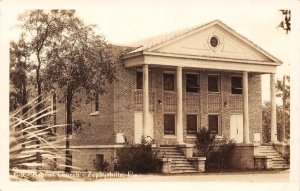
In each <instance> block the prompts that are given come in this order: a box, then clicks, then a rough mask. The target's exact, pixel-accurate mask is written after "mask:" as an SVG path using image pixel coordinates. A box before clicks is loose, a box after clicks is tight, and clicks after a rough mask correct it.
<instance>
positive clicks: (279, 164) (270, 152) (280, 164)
mask: <svg viewBox="0 0 300 191" xmlns="http://www.w3.org/2000/svg"><path fill="white" fill-rule="evenodd" d="M259 154H260V155H263V156H271V157H272V169H289V168H290V165H289V163H288V161H287V160H285V159H284V158H283V157H282V156H281V155H280V154H279V153H278V152H277V151H276V150H275V149H273V147H272V146H259Z"/></svg>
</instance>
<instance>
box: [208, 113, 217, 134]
mask: <svg viewBox="0 0 300 191" xmlns="http://www.w3.org/2000/svg"><path fill="white" fill-rule="evenodd" d="M208 126H209V130H210V132H211V133H213V134H218V129H219V115H209V116H208Z"/></svg>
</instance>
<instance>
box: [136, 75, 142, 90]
mask: <svg viewBox="0 0 300 191" xmlns="http://www.w3.org/2000/svg"><path fill="white" fill-rule="evenodd" d="M136 89H143V72H142V71H137V72H136Z"/></svg>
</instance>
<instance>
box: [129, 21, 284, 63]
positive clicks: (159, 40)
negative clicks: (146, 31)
mask: <svg viewBox="0 0 300 191" xmlns="http://www.w3.org/2000/svg"><path fill="white" fill-rule="evenodd" d="M214 24H218V25H220V26H222V27H223V28H225V29H227V30H228V31H229V32H231V33H233V34H234V35H235V36H237V37H239V38H240V39H241V40H243V41H244V42H246V43H247V44H249V45H250V46H252V47H254V48H256V49H257V50H259V51H260V52H261V53H263V54H265V55H267V56H268V57H270V58H272V59H273V60H274V61H276V62H277V63H280V64H281V63H282V61H280V60H279V59H278V58H276V57H274V56H273V55H271V54H270V53H268V52H267V51H265V50H264V49H262V48H261V47H259V46H258V45H257V44H255V43H253V42H252V41H251V40H249V39H247V38H246V37H244V36H242V35H241V34H239V33H238V32H236V31H235V30H233V29H232V28H230V27H229V26H228V25H226V24H225V23H223V22H222V21H220V20H214V21H211V22H209V23H206V24H203V25H198V26H193V27H188V28H184V29H180V30H176V31H173V32H168V33H163V34H159V35H156V36H152V37H149V38H145V39H142V40H139V41H136V42H133V43H129V44H128V46H129V47H135V48H136V49H134V50H132V51H131V52H129V53H127V55H131V54H133V53H138V52H143V51H146V50H149V49H151V48H153V47H155V46H158V45H160V44H163V43H166V42H167V41H171V40H173V39H176V38H177V37H180V36H182V35H187V34H188V33H193V32H194V31H197V30H202V29H204V28H206V27H208V26H211V25H214Z"/></svg>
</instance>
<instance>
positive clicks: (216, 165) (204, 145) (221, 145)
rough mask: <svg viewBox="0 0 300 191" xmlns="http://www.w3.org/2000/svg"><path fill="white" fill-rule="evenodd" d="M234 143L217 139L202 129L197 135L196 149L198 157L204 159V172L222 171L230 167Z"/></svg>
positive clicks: (224, 139)
mask: <svg viewBox="0 0 300 191" xmlns="http://www.w3.org/2000/svg"><path fill="white" fill-rule="evenodd" d="M234 146H235V143H234V142H233V141H232V140H227V139H226V138H222V139H218V138H217V137H216V136H215V135H214V134H211V133H210V131H209V130H207V129H206V128H205V127H202V128H201V129H200V131H199V132H198V133H197V139H196V147H197V150H198V155H199V156H204V157H206V161H205V168H206V170H223V169H228V168H230V166H231V164H230V163H231V155H232V152H233V149H234Z"/></svg>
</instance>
